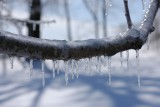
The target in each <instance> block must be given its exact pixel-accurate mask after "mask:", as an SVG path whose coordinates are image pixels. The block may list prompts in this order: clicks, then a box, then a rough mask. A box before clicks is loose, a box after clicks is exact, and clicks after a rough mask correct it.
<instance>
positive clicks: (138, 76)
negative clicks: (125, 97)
mask: <svg viewBox="0 0 160 107" xmlns="http://www.w3.org/2000/svg"><path fill="white" fill-rule="evenodd" d="M136 66H137V81H138V87H140V86H141V81H140V69H139V50H136Z"/></svg>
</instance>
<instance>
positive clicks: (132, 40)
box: [0, 0, 160, 60]
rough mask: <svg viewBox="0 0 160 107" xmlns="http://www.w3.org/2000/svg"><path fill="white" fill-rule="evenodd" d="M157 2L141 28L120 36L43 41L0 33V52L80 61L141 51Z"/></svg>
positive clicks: (151, 7) (156, 1)
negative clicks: (131, 50) (124, 52)
mask: <svg viewBox="0 0 160 107" xmlns="http://www.w3.org/2000/svg"><path fill="white" fill-rule="evenodd" d="M159 2H160V1H159V0H152V1H151V4H150V6H149V10H148V11H147V14H146V15H147V17H145V19H144V21H143V23H142V26H141V27H140V28H139V29H134V28H131V29H129V30H128V31H127V32H126V33H125V34H124V35H123V36H116V37H114V38H104V39H89V40H83V41H65V40H44V39H38V38H32V37H27V36H21V35H16V34H12V33H9V32H5V31H1V32H0V52H1V53H3V54H9V55H15V56H23V57H27V58H33V59H61V60H68V59H80V58H89V57H93V56H100V55H107V56H112V55H114V54H116V53H118V52H121V51H125V50H128V49H140V48H141V47H142V45H143V44H144V43H145V42H146V40H147V38H148V34H149V33H150V32H151V31H152V28H153V27H152V25H153V21H154V18H155V16H156V13H157V11H158V8H159Z"/></svg>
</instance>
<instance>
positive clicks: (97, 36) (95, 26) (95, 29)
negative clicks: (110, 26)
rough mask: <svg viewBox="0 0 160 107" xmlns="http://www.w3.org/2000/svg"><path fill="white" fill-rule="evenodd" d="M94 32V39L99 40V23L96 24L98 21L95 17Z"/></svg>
mask: <svg viewBox="0 0 160 107" xmlns="http://www.w3.org/2000/svg"><path fill="white" fill-rule="evenodd" d="M94 31H95V33H94V34H95V38H96V39H98V38H99V23H98V19H97V17H96V16H95V17H94Z"/></svg>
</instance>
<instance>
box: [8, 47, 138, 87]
mask: <svg viewBox="0 0 160 107" xmlns="http://www.w3.org/2000/svg"><path fill="white" fill-rule="evenodd" d="M94 58H95V57H94ZM101 59H102V57H96V71H97V72H99V73H101V64H102V63H100V61H101ZM104 59H105V60H107V63H108V84H109V85H111V78H112V77H111V71H112V66H111V63H112V59H111V57H108V56H107V57H104ZM85 60H86V59H85ZM90 61H91V59H88V60H86V61H85V62H86V63H85V69H84V70H85V71H86V72H87V70H91V69H89V68H90V66H89V62H90ZM126 61H127V62H126V63H127V70H129V69H128V65H129V51H128V50H127V51H126ZM64 62H65V64H64V66H65V67H64V68H65V70H64V71H65V82H66V85H67V84H68V81H69V71H70V70H71V71H72V73H71V76H72V79H74V76H76V78H78V77H79V73H78V66H79V63H78V62H79V61H76V60H68V61H64ZM120 62H121V67H123V53H122V52H120ZM10 63H11V69H13V63H14V57H11V56H10ZM105 63H106V62H105ZM41 64H42V66H41V67H42V68H41V70H42V75H41V77H42V86H43V87H44V86H45V69H44V65H45V60H41ZM56 65H57V66H56ZM29 67H30V77H32V75H33V59H30V61H29ZM136 67H137V70H136V71H137V82H138V86H139V87H140V86H141V83H140V73H139V71H140V70H139V50H136ZM59 71H60V67H59V63H58V61H55V60H53V69H52V75H53V78H55V77H56V72H57V74H59Z"/></svg>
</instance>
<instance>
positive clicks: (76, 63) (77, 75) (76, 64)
mask: <svg viewBox="0 0 160 107" xmlns="http://www.w3.org/2000/svg"><path fill="white" fill-rule="evenodd" d="M75 66H76V77H77V79H78V77H79V73H78V61H75Z"/></svg>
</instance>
